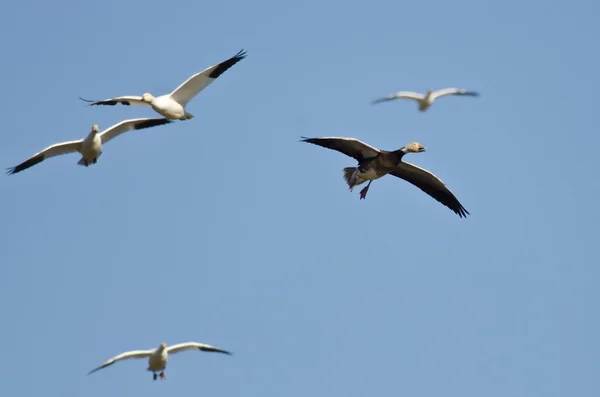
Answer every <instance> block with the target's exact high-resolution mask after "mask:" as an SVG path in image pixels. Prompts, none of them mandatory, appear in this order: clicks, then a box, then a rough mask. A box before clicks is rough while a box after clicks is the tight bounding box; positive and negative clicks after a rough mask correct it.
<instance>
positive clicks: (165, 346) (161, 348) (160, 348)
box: [158, 342, 167, 350]
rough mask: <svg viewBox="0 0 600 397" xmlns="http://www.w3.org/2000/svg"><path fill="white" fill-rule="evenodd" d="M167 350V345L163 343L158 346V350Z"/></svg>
mask: <svg viewBox="0 0 600 397" xmlns="http://www.w3.org/2000/svg"><path fill="white" fill-rule="evenodd" d="M166 348H167V344H166V343H165V342H163V343H161V344H160V347H159V348H158V349H159V350H165V349H166Z"/></svg>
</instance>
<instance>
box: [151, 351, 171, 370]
mask: <svg viewBox="0 0 600 397" xmlns="http://www.w3.org/2000/svg"><path fill="white" fill-rule="evenodd" d="M168 359H169V356H168V355H167V354H166V352H164V353H163V354H162V355H161V354H153V355H151V356H150V357H149V358H148V370H150V371H162V370H164V369H165V368H166V367H167V361H168Z"/></svg>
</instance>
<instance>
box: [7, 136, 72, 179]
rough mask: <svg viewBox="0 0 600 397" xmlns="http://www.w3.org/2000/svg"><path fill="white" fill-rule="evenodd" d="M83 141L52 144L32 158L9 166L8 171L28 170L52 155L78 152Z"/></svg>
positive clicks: (8, 172) (14, 172)
mask: <svg viewBox="0 0 600 397" xmlns="http://www.w3.org/2000/svg"><path fill="white" fill-rule="evenodd" d="M81 142H82V140H78V141H70V142H63V143H57V144H54V145H52V146H48V147H47V148H46V149H44V150H42V151H41V152H39V153H36V154H34V155H33V156H31V157H30V158H28V159H27V160H25V161H24V162H22V163H21V164H19V165H17V166H16V167H11V168H8V170H7V172H6V173H7V174H8V175H12V174H16V173H17V172H21V171H23V170H26V169H27V168H29V167H33V166H34V165H36V164H38V163H41V162H42V161H44V160H46V159H48V158H50V157H54V156H60V155H61V154H67V153H75V152H78V151H79V148H80V147H81Z"/></svg>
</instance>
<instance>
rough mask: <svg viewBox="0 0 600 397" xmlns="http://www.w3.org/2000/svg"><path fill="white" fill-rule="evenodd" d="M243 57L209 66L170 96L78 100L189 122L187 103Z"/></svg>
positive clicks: (144, 95) (240, 53)
mask: <svg viewBox="0 0 600 397" xmlns="http://www.w3.org/2000/svg"><path fill="white" fill-rule="evenodd" d="M245 57H246V53H245V52H244V50H242V51H240V52H238V53H237V54H236V55H235V56H233V57H231V58H229V59H228V60H226V61H223V62H221V63H219V64H217V65H214V66H211V67H209V68H208V69H205V70H203V71H202V72H199V73H196V74H195V75H193V76H192V77H190V78H189V79H187V80H186V81H185V82H183V83H182V84H181V85H180V86H179V87H177V88H176V89H175V91H173V92H171V93H170V94H166V95H161V96H158V97H154V96H152V94H149V93H145V94H143V95H142V96H121V97H116V98H111V99H104V100H101V101H96V100H89V99H83V98H81V97H79V99H81V100H82V101H85V102H91V104H90V106H93V105H110V106H114V105H116V104H117V103H120V104H122V105H126V106H129V105H134V106H151V107H152V109H154V111H155V112H157V113H158V114H160V115H162V116H164V117H166V118H168V119H169V120H189V119H191V118H192V117H194V116H193V115H192V114H189V113H187V112H186V111H185V107H186V105H187V103H188V102H189V101H190V100H192V99H193V98H194V97H195V96H196V95H198V93H199V92H200V91H202V90H203V89H205V88H206V87H207V86H208V85H209V84H210V83H212V82H213V81H215V80H216V79H217V77H219V76H220V75H222V74H223V73H224V72H225V71H226V70H227V69H229V68H230V67H232V66H233V65H235V64H236V63H238V62H239V61H241V60H242V59H244V58H245Z"/></svg>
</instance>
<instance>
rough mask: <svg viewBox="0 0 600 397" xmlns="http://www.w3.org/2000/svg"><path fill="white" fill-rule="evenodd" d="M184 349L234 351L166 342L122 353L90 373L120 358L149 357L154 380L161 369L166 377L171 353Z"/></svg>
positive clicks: (194, 343)
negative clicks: (168, 345)
mask: <svg viewBox="0 0 600 397" xmlns="http://www.w3.org/2000/svg"><path fill="white" fill-rule="evenodd" d="M184 350H202V351H205V352H217V353H224V354H229V355H232V353H230V352H228V351H226V350H221V349H218V348H216V347H214V346H210V345H204V344H202V343H197V342H185V343H179V344H177V345H173V346H170V347H167V344H166V343H162V344H161V345H160V346H159V347H158V348H157V349H151V350H132V351H129V352H125V353H121V354H119V355H118V356H115V357H113V358H111V359H109V360H108V361H106V362H105V363H104V364H102V365H101V366H99V367H98V368H94V369H93V370H91V371H90V372H89V373H88V375H90V374H92V373H94V372H96V371H98V370H100V369H102V368H106V367H108V366H109V365H112V364H114V363H116V362H117V361H120V360H126V359H128V358H146V357H147V358H148V368H147V371H152V372H153V373H154V380H156V378H158V375H156V373H157V372H159V371H160V378H161V379H166V376H165V369H166V368H167V362H168V361H169V354H174V353H179V352H181V351H184Z"/></svg>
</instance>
